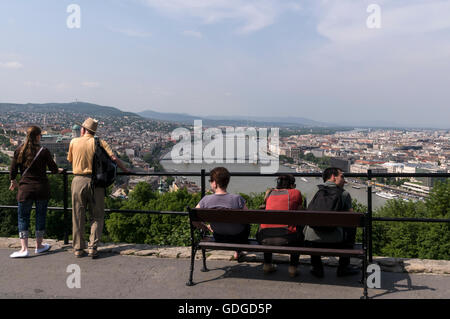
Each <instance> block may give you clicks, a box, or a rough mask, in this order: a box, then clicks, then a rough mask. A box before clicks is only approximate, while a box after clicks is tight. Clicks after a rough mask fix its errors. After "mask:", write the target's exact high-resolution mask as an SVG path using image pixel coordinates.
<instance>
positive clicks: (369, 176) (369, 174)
mask: <svg viewBox="0 0 450 319" xmlns="http://www.w3.org/2000/svg"><path fill="white" fill-rule="evenodd" d="M367 179H368V183H367V218H368V221H367V222H368V231H367V237H368V239H369V242H368V244H369V262H372V257H373V255H372V170H371V169H368V170H367Z"/></svg>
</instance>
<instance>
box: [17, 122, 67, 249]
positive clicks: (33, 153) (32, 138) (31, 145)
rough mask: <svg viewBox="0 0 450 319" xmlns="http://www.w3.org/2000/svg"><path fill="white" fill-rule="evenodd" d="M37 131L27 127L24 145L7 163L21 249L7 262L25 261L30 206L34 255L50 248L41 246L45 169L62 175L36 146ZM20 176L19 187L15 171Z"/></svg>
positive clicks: (46, 152) (47, 154) (46, 189)
mask: <svg viewBox="0 0 450 319" xmlns="http://www.w3.org/2000/svg"><path fill="white" fill-rule="evenodd" d="M40 141H41V129H40V128H39V127H37V126H30V127H29V128H28V130H27V137H26V139H25V142H24V143H23V144H22V145H20V146H19V147H18V148H17V149H16V151H15V152H14V158H13V161H12V163H11V170H10V175H9V176H10V180H11V185H10V186H9V189H10V190H11V191H12V190H14V189H16V188H18V189H19V191H18V193H17V201H18V207H19V208H18V217H19V218H18V221H19V237H20V243H21V245H22V249H21V250H20V251H16V252H14V253H12V254H11V255H10V257H11V258H19V257H28V237H29V230H28V228H29V226H30V212H31V208H32V206H33V202H35V204H36V250H35V253H36V254H39V253H43V252H45V251H48V250H49V249H50V245H48V244H42V241H43V237H44V232H45V218H46V215H47V204H48V200H49V198H50V184H49V181H48V178H47V174H46V169H47V167H48V168H49V170H50V171H52V173H58V172H62V171H63V169H58V166H57V165H56V163H55V161H54V160H53V158H52V155H51V154H50V151H49V150H48V149H46V148H45V147H42V146H41V145H40ZM19 170H20V173H21V175H22V178H21V179H20V181H19V183H17V181H16V176H17V174H18V171H19Z"/></svg>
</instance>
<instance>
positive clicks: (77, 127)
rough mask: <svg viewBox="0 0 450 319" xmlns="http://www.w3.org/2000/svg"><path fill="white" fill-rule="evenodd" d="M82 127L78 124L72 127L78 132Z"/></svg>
mask: <svg viewBox="0 0 450 319" xmlns="http://www.w3.org/2000/svg"><path fill="white" fill-rule="evenodd" d="M80 129H81V127H80V126H79V125H78V124H75V125H74V126H72V130H74V131H76V130H80Z"/></svg>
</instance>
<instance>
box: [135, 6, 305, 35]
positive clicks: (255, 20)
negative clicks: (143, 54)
mask: <svg viewBox="0 0 450 319" xmlns="http://www.w3.org/2000/svg"><path fill="white" fill-rule="evenodd" d="M142 2H143V3H144V4H146V5H147V6H149V7H151V8H154V9H156V10H158V11H160V12H163V13H165V14H168V15H170V16H172V17H185V16H187V17H194V18H198V19H200V20H201V21H202V22H203V23H205V24H214V23H219V22H223V21H230V20H237V21H241V22H243V26H241V27H239V28H238V29H237V31H238V33H243V34H245V33H251V32H255V31H258V30H261V29H263V28H265V27H267V26H270V25H272V24H273V23H275V21H276V19H277V18H278V16H280V15H281V14H282V13H283V12H284V11H288V10H290V11H298V10H299V9H300V6H299V4H298V3H297V2H294V1H282V0H142Z"/></svg>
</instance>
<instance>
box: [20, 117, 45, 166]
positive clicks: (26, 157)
mask: <svg viewBox="0 0 450 319" xmlns="http://www.w3.org/2000/svg"><path fill="white" fill-rule="evenodd" d="M39 135H41V129H40V128H39V127H38V126H34V125H33V126H30V127H29V128H28V130H27V137H26V138H25V142H24V143H23V145H22V148H21V150H20V152H19V156H18V157H17V163H19V164H22V165H23V166H25V167H29V166H30V164H31V162H32V161H33V158H34V156H35V155H36V152H37V150H38V147H39V143H38V141H37V138H38V136H39Z"/></svg>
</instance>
